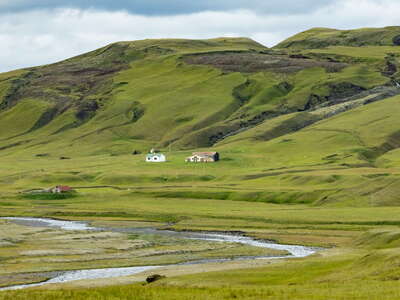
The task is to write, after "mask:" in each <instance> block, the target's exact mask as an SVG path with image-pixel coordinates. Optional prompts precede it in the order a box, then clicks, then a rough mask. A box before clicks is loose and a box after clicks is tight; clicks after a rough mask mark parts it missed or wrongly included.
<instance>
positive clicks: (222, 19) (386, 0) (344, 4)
mask: <svg viewBox="0 0 400 300" xmlns="http://www.w3.org/2000/svg"><path fill="white" fill-rule="evenodd" d="M399 11H400V3H399V2H398V1H397V0H339V1H336V2H335V3H333V4H330V5H329V6H325V7H322V8H320V9H318V10H316V11H314V12H312V13H308V14H300V13H298V14H286V15H282V14H281V15H273V14H272V15H268V14H264V15H262V14H259V13H255V12H253V11H250V10H236V11H228V12H212V11H210V12H199V13H193V14H187V15H176V16H161V17H160V16H141V15H134V14H130V13H128V12H124V11H120V12H108V11H97V10H79V9H57V10H39V11H25V12H19V13H17V12H15V13H8V14H2V15H1V17H0V45H1V51H0V71H6V70H11V69H15V68H21V67H27V66H33V65H40V64H45V63H50V62H55V61H57V60H61V59H64V58H67V57H70V56H73V55H77V54H81V53H83V52H86V51H89V50H93V49H96V48H98V47H101V46H104V45H106V44H108V43H111V42H115V41H121V40H136V39H144V38H167V37H178V38H212V37H218V36H248V37H251V38H254V39H255V40H257V41H259V42H261V43H263V44H266V45H268V46H272V45H274V44H276V43H278V42H279V41H281V40H283V39H284V38H286V37H288V36H290V35H292V34H295V33H297V32H299V31H303V30H306V29H308V28H311V27H334V28H341V29H344V28H357V27H380V26H387V25H396V22H398V12H399Z"/></svg>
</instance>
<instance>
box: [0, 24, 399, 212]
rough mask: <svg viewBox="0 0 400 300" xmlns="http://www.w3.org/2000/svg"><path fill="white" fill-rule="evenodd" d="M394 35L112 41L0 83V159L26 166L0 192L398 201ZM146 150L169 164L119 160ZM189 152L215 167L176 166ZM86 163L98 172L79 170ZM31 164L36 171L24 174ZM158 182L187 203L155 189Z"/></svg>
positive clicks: (0, 77) (364, 32)
mask: <svg viewBox="0 0 400 300" xmlns="http://www.w3.org/2000/svg"><path fill="white" fill-rule="evenodd" d="M399 36H400V28H399V27H388V28H382V29H360V30H347V31H340V30H333V29H324V28H317V29H312V30H309V31H306V32H303V33H300V34H298V35H296V36H294V37H292V38H290V39H288V40H286V41H284V42H282V43H280V44H279V45H277V46H276V47H274V48H266V47H264V46H262V45H260V44H259V43H257V42H255V41H252V40H250V39H247V38H219V39H211V40H179V39H161V40H144V41H134V42H119V43H115V44H111V45H108V46H106V47H104V48H101V49H98V50H95V51H93V52H90V53H86V54H83V55H80V56H77V57H74V58H70V59H67V60H65V61H61V62H58V63H55V64H51V65H46V66H41V67H35V68H29V69H23V70H17V71H13V72H8V73H3V74H0V160H2V161H4V162H7V163H8V164H13V162H17V163H21V164H22V161H23V160H25V161H26V163H25V164H24V168H26V172H21V173H24V175H21V174H20V177H18V176H17V177H15V174H16V173H15V172H12V171H8V172H5V174H4V175H3V178H2V185H3V188H6V189H9V188H7V186H8V183H10V182H12V183H14V186H15V187H14V188H12V189H11V190H14V189H20V188H21V187H23V186H26V185H30V186H31V185H39V184H44V183H46V184H47V183H48V184H50V183H53V182H54V183H56V182H60V181H61V180H62V181H63V182H67V183H68V182H79V181H80V180H81V179H82V178H85V181H86V183H89V184H98V183H102V184H122V185H129V184H131V183H132V182H134V183H142V184H143V182H148V183H150V182H151V183H152V184H154V191H152V196H157V197H189V196H190V197H200V198H201V197H204V198H218V199H233V200H245V201H264V202H278V203H282V202H283V203H314V204H319V205H322V204H324V205H398V204H399V199H398V197H397V189H398V188H397V186H398V182H399V174H400V172H399V169H397V168H398V167H399V166H400V165H399V164H400V150H399V149H400V119H399V118H398V117H397V116H398V112H397V110H399V109H400V88H399V87H400V84H399V83H398V82H399V81H400V80H399V79H400V71H399V66H400V46H398V45H399V44H400V42H399V41H398V39H399ZM152 147H157V148H160V149H162V150H168V151H172V152H171V153H170V162H169V163H167V164H165V165H164V166H154V167H153V168H152V169H151V170H150V169H149V167H148V166H146V165H145V164H144V163H142V158H141V157H133V156H131V155H130V154H131V153H132V152H133V151H134V150H136V152H145V151H147V150H148V149H150V148H152ZM202 148H204V149H210V148H214V149H216V150H218V151H220V152H221V153H223V160H222V161H221V163H220V164H218V167H214V166H209V167H208V168H209V169H207V170H206V169H202V170H201V171H199V170H198V169H195V167H193V166H187V165H185V164H183V163H182V160H183V158H184V157H185V155H187V154H188V153H190V151H191V150H192V149H202ZM60 157H68V158H73V160H72V162H61V161H60V160H59V158H60ZM93 160H101V161H104V165H105V166H106V167H104V168H98V169H97V170H96V171H92V170H88V168H89V167H88V165H89V164H90V162H91V161H93ZM78 161H79V163H77V162H78ZM131 161H132V168H127V167H126V168H123V167H120V166H125V165H126V164H127V162H129V163H131ZM53 164H54V165H56V166H58V167H50V165H52V166H53ZM74 164H78V165H79V167H78V166H77V165H74ZM38 165H43V166H44V167H43V168H44V170H45V171H44V174H43V175H37V174H35V175H33V173H34V172H33V170H35V169H36V168H37V166H38ZM80 166H83V167H80ZM112 166H114V168H112ZM20 167H21V166H20ZM11 169H12V168H11ZM60 169H64V170H65V172H63V171H60ZM82 169H84V171H82ZM17 173H18V172H17ZM199 173H201V174H200V175H198V174H199ZM160 176H161V177H160ZM207 176H208V177H207ZM160 178H164V179H160ZM170 181H173V182H178V183H183V182H190V183H191V184H192V185H191V187H192V188H193V186H196V187H197V188H196V190H197V191H199V193H197V194H196V195H193V194H190V193H189V192H188V189H187V188H186V187H184V186H178V187H175V188H173V189H171V190H169V191H168V192H161V188H164V187H163V184H164V183H165V182H170ZM233 186H234V187H235V188H233ZM215 188H218V189H219V190H220V192H218V193H217V192H215V191H213V189H215ZM157 189H160V191H158V190H157ZM200 192H201V193H200Z"/></svg>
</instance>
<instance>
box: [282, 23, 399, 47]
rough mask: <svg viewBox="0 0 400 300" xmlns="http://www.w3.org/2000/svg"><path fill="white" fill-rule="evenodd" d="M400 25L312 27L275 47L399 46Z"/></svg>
mask: <svg viewBox="0 0 400 300" xmlns="http://www.w3.org/2000/svg"><path fill="white" fill-rule="evenodd" d="M399 45H400V26H392V27H385V28H363V29H355V30H337V29H330V28H313V29H310V30H307V31H304V32H301V33H299V34H296V35H295V36H293V37H291V38H289V39H287V40H285V41H283V42H281V43H279V44H278V45H277V46H276V48H291V49H312V48H325V47H329V46H352V47H359V46H399Z"/></svg>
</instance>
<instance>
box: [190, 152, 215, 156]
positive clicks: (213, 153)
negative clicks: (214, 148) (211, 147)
mask: <svg viewBox="0 0 400 300" xmlns="http://www.w3.org/2000/svg"><path fill="white" fill-rule="evenodd" d="M217 154H218V152H193V155H199V156H214V155H217Z"/></svg>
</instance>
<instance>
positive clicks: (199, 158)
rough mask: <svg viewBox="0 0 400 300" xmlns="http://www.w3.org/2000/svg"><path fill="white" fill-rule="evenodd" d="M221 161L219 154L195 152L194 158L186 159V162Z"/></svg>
mask: <svg viewBox="0 0 400 300" xmlns="http://www.w3.org/2000/svg"><path fill="white" fill-rule="evenodd" d="M216 161H219V153H218V152H193V153H192V156H189V157H188V158H186V162H193V163H197V162H204V163H207V162H216Z"/></svg>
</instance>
